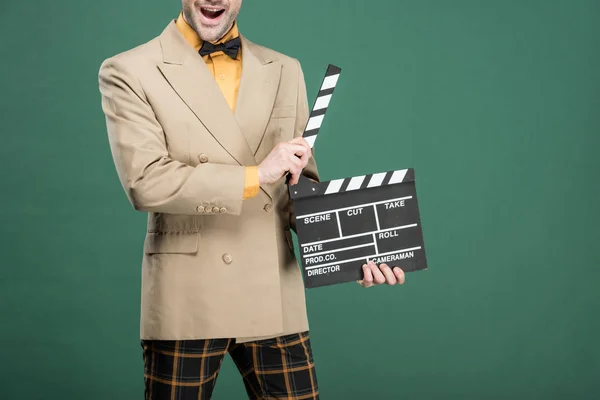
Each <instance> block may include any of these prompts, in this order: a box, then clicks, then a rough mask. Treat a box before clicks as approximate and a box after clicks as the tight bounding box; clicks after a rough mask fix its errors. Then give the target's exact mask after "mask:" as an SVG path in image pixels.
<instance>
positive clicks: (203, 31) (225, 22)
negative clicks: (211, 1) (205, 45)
mask: <svg viewBox="0 0 600 400" xmlns="http://www.w3.org/2000/svg"><path fill="white" fill-rule="evenodd" d="M200 13H201V11H200V10H199V9H198V8H197V7H196V6H195V3H193V4H192V5H189V4H185V5H184V6H183V16H184V18H185V20H186V22H187V23H188V24H189V25H190V26H191V27H192V29H193V30H194V31H196V33H197V34H198V36H199V37H200V39H202V40H204V41H206V42H216V41H218V40H219V39H221V38H222V37H223V36H225V34H226V33H227V32H228V31H229V30H230V29H231V27H232V26H233V22H234V21H235V17H236V16H237V14H236V13H234V12H233V10H231V9H228V10H225V11H223V15H221V22H220V23H219V24H218V25H216V26H204V25H202V24H201V22H200Z"/></svg>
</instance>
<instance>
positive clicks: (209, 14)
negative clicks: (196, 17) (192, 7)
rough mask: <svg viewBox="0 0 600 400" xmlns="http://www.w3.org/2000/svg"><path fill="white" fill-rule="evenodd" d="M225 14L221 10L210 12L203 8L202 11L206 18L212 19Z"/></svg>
mask: <svg viewBox="0 0 600 400" xmlns="http://www.w3.org/2000/svg"><path fill="white" fill-rule="evenodd" d="M222 13H223V10H219V11H208V10H207V9H205V8H203V9H202V14H204V16H205V17H206V18H210V19H215V18H217V17H218V16H219V15H221V14H222Z"/></svg>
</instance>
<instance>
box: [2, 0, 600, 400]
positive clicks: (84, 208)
mask: <svg viewBox="0 0 600 400" xmlns="http://www.w3.org/2000/svg"><path fill="white" fill-rule="evenodd" d="M179 9H180V3H179V2H178V1H177V0H170V1H162V2H160V1H154V2H149V1H142V0H128V1H121V0H104V1H81V0H79V1H75V0H57V1H21V2H17V1H3V2H2V4H1V5H0V13H1V15H0V22H1V23H0V41H1V46H0V77H1V78H0V79H1V80H0V83H1V96H0V104H1V117H2V121H1V124H2V125H1V126H2V144H1V146H0V159H1V160H2V168H0V193H1V202H0V213H1V214H0V215H1V217H0V218H1V224H0V254H1V261H0V263H1V265H0V267H1V271H0V272H1V275H0V317H1V319H0V344H1V351H0V397H1V398H2V399H7V400H12V399H27V400H29V399H44V400H49V399H50V400H54V399H87V400H94V399H113V400H118V399H139V398H142V391H143V381H142V359H141V348H140V345H139V341H138V332H139V331H138V326H139V325H138V324H139V322H138V321H139V320H138V318H139V299H140V297H139V296H140V262H141V255H142V242H143V237H144V232H145V214H142V213H137V212H135V211H133V209H132V208H131V206H130V205H129V204H128V203H127V201H126V198H125V196H124V193H123V192H122V189H121V187H120V185H119V183H118V179H117V175H116V172H115V170H114V166H113V164H112V158H111V156H110V150H109V147H108V140H107V135H106V129H105V123H104V116H103V114H102V111H101V108H100V95H99V92H98V87H97V73H98V68H99V66H100V64H101V62H102V61H103V60H104V59H105V58H107V57H109V56H111V55H113V54H116V53H118V52H121V51H124V50H126V49H128V48H131V47H133V46H135V45H137V44H141V43H143V42H145V41H147V40H149V39H151V38H153V37H155V36H156V35H158V34H160V32H161V31H162V29H163V28H164V27H165V26H166V25H167V23H168V22H169V20H170V19H171V18H175V17H176V15H177V13H178V11H179ZM599 20H600V2H599V1H593V0H571V1H567V0H562V1H558V0H556V1H551V0H545V1H543V0H531V1H527V0H510V1H508V0H502V1H499V0H498V1H491V0H488V1H483V0H479V1H476V0H471V1H469V0H454V1H448V0H427V1H425V0H412V1H401V0H380V1H377V2H365V1H354V0H352V1H351V0H302V1H282V0H252V1H246V2H245V4H244V5H243V7H242V13H241V15H240V28H241V31H242V32H243V33H244V34H245V35H246V36H248V37H249V38H250V39H251V40H253V41H255V42H257V43H260V44H263V45H265V46H268V47H271V48H273V49H275V50H278V51H281V52H284V53H286V54H289V55H292V56H294V57H297V58H298V59H299V60H300V61H301V62H302V65H303V68H304V72H305V76H306V83H307V87H308V93H309V102H310V103H311V104H312V101H313V99H314V96H315V95H316V91H317V87H318V85H319V84H320V82H321V79H322V76H323V73H324V71H325V67H326V65H327V64H328V63H334V64H337V65H339V66H341V67H342V68H343V74H342V77H341V79H340V82H339V84H338V87H337V89H336V96H335V98H334V100H333V102H332V106H331V108H330V111H329V112H328V117H327V118H326V120H325V124H324V126H323V129H322V131H321V134H320V136H319V140H318V141H317V145H316V148H315V149H316V157H317V161H318V163H319V167H320V171H321V175H322V178H323V179H324V180H329V179H335V178H341V177H347V176H354V175H361V174H365V173H372V172H381V171H387V170H392V169H398V168H404V167H414V168H415V171H416V175H417V186H418V192H419V205H420V208H421V214H422V221H423V225H424V234H425V241H426V247H427V255H428V261H429V270H427V271H421V272H415V273H411V274H409V275H408V276H407V283H406V284H405V285H404V286H403V287H394V288H390V287H380V288H373V289H362V288H360V287H359V286H358V285H356V284H346V285H337V286H332V287H327V288H318V289H311V290H310V291H308V292H307V295H308V306H309V313H310V314H309V318H310V321H311V330H312V339H313V347H314V353H315V358H316V362H317V374H318V378H319V381H320V382H319V383H320V389H321V393H322V398H324V399H506V398H511V399H591V398H595V397H596V396H597V395H598V394H597V393H598V392H599V391H600V346H599V344H598V338H599V336H600V322H599V320H600V295H599V294H598V282H599V281H600V255H599V252H598V247H599V246H598V241H599V239H600V232H599V228H598V226H599V224H600V210H599V209H598V205H599V204H600V183H599V172H600V156H599V155H598V152H599V150H600V129H599V128H600V76H599V75H600V72H599V71H600V52H599V50H600V23H599V22H598V21H599ZM244 393H245V392H244V389H243V385H242V382H241V379H240V378H239V376H238V374H237V371H236V370H235V367H234V366H233V363H232V362H231V361H230V360H228V361H227V362H226V363H225V365H224V369H223V371H222V373H221V375H220V376H219V380H218V382H217V388H216V391H215V396H214V398H215V399H238V398H244ZM596 398H597V397H596Z"/></svg>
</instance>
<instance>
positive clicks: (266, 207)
mask: <svg viewBox="0 0 600 400" xmlns="http://www.w3.org/2000/svg"><path fill="white" fill-rule="evenodd" d="M264 210H265V211H266V212H271V211H273V206H272V205H270V204H265V206H264Z"/></svg>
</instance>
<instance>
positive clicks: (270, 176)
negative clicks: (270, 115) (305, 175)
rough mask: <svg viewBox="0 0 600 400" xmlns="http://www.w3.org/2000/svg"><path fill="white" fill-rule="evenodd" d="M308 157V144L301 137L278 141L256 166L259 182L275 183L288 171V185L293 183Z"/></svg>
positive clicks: (296, 180) (309, 151)
mask: <svg viewBox="0 0 600 400" xmlns="http://www.w3.org/2000/svg"><path fill="white" fill-rule="evenodd" d="M310 157H312V153H311V149H310V146H309V145H308V143H307V142H306V140H304V138H302V137H297V138H295V139H292V140H290V141H289V142H285V143H279V144H278V145H277V146H275V148H274V149H273V150H272V151H271V153H269V155H268V156H267V158H265V159H264V160H263V162H261V163H260V164H259V166H258V179H259V182H260V184H261V185H262V184H265V183H267V184H268V183H275V182H277V181H278V180H279V179H281V177H282V176H284V175H285V174H286V173H288V172H289V173H290V174H292V177H291V179H290V185H295V184H296V183H298V180H299V179H300V174H301V173H302V170H303V169H304V167H306V164H308V160H309V159H310Z"/></svg>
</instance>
